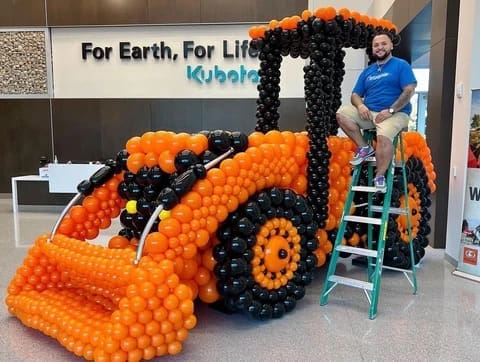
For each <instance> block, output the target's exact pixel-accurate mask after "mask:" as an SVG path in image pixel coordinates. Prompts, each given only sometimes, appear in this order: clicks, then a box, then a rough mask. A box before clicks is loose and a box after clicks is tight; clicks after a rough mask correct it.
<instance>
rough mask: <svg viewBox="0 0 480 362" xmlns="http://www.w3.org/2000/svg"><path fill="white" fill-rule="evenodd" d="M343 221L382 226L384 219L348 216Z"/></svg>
mask: <svg viewBox="0 0 480 362" xmlns="http://www.w3.org/2000/svg"><path fill="white" fill-rule="evenodd" d="M343 220H345V221H355V222H360V223H363V224H373V225H380V224H381V223H382V219H378V218H375V217H366V216H356V215H347V216H345V217H344V218H343Z"/></svg>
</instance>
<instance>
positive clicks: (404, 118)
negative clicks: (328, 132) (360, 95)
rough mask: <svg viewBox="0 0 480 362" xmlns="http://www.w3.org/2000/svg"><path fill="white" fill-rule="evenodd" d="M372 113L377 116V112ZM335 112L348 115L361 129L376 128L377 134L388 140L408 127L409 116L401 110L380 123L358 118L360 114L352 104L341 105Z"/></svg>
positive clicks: (391, 139)
mask: <svg viewBox="0 0 480 362" xmlns="http://www.w3.org/2000/svg"><path fill="white" fill-rule="evenodd" d="M370 112H371V113H372V116H373V119H375V117H376V116H377V114H378V113H379V112H373V111H370ZM337 113H340V114H342V115H344V116H345V117H348V118H350V119H351V120H352V122H355V123H356V124H358V125H359V127H360V128H361V129H373V128H376V129H377V136H384V137H387V138H388V139H390V141H393V139H394V138H395V136H396V135H397V134H398V133H400V131H401V130H403V129H404V128H407V127H408V121H409V120H410V117H409V116H408V115H407V114H406V113H403V112H398V113H395V114H393V115H392V116H391V117H390V118H388V119H387V120H385V121H383V122H381V123H378V124H377V123H373V120H369V121H365V120H363V119H361V118H360V115H359V114H358V111H357V108H356V107H354V106H352V105H350V104H349V105H345V106H341V107H340V108H339V109H338V111H337Z"/></svg>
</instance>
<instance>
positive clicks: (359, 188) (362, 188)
mask: <svg viewBox="0 0 480 362" xmlns="http://www.w3.org/2000/svg"><path fill="white" fill-rule="evenodd" d="M352 191H361V192H377V191H378V190H377V188H376V187H375V186H352Z"/></svg>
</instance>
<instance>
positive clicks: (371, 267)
mask: <svg viewBox="0 0 480 362" xmlns="http://www.w3.org/2000/svg"><path fill="white" fill-rule="evenodd" d="M363 136H364V138H365V140H366V142H368V143H369V144H372V141H373V140H374V139H375V136H376V132H375V130H373V131H372V130H368V131H364V135H363ZM398 143H400V155H401V161H400V162H396V160H395V150H396V149H397V144H398ZM393 150H394V151H393V155H392V161H391V162H390V165H389V167H388V169H387V172H386V175H385V176H386V183H387V191H386V192H385V194H384V199H383V206H379V205H374V204H373V195H374V194H375V193H376V192H378V191H377V190H376V189H375V187H374V186H360V185H359V180H360V174H361V173H362V168H363V167H367V168H368V169H367V175H368V185H372V184H373V175H374V171H375V158H374V157H370V158H368V159H367V160H365V162H364V163H363V164H360V165H358V166H355V168H354V170H353V174H352V179H351V184H350V190H349V193H348V195H347V199H346V201H345V207H344V209H343V213H342V217H341V220H340V225H339V228H338V232H337V237H336V240H335V245H334V247H333V250H332V255H331V259H330V264H329V267H328V271H327V276H326V280H325V284H324V286H323V290H322V294H321V296H320V305H325V304H327V303H328V297H329V295H330V293H331V292H332V290H333V289H334V288H335V287H336V286H337V285H338V284H342V285H347V286H350V287H354V288H360V289H363V291H364V292H365V295H366V296H367V300H368V302H369V304H370V311H369V318H370V319H374V318H375V317H376V315H377V305H378V297H379V293H380V280H381V276H382V269H390V270H396V271H401V272H403V274H404V275H405V277H406V278H407V280H408V282H409V283H410V285H411V286H412V288H413V294H416V292H417V278H416V273H415V266H414V260H415V259H414V251H413V243H412V233H411V230H412V228H411V221H410V213H409V207H408V185H407V175H406V167H405V159H404V158H405V156H404V152H403V139H402V132H400V133H399V134H398V135H397V136H396V137H395V138H394V140H393ZM397 167H398V168H400V169H401V170H400V172H401V174H402V178H403V182H402V183H403V195H404V197H405V207H404V208H392V207H390V203H391V198H392V185H393V178H394V174H395V168H397ZM356 192H364V193H367V198H368V202H366V203H365V204H363V205H355V206H356V207H357V208H358V207H360V206H366V207H368V211H367V216H355V215H349V213H350V210H351V206H352V203H353V199H354V196H355V193H356ZM374 213H376V214H378V213H381V217H380V218H378V217H374ZM390 214H399V215H400V214H403V215H405V216H406V219H407V234H408V240H409V248H410V259H411V269H400V268H394V267H389V266H384V265H383V256H384V251H385V238H386V235H387V229H388V218H389V215H390ZM348 222H356V223H365V224H367V248H359V247H352V246H346V245H342V240H343V238H344V234H345V229H346V226H347V223H348ZM374 225H378V226H379V227H380V231H379V233H378V236H377V242H376V248H374V243H375V242H374V240H373V226H374ZM342 252H343V253H350V254H353V255H360V256H363V257H366V259H367V280H366V281H364V280H358V279H353V278H348V277H345V276H340V275H337V274H335V271H336V267H337V263H338V257H339V255H340V253H342ZM409 274H411V276H412V278H410V276H409Z"/></svg>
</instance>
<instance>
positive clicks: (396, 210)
mask: <svg viewBox="0 0 480 362" xmlns="http://www.w3.org/2000/svg"><path fill="white" fill-rule="evenodd" d="M370 210H372V211H375V212H382V211H383V206H378V205H372V206H371V207H370ZM388 212H389V213H390V214H395V215H408V210H407V208H404V207H390V208H388Z"/></svg>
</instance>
